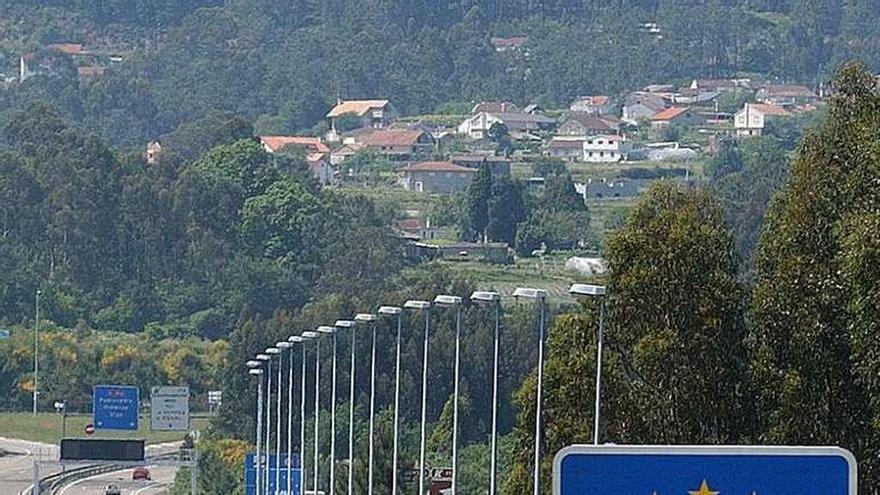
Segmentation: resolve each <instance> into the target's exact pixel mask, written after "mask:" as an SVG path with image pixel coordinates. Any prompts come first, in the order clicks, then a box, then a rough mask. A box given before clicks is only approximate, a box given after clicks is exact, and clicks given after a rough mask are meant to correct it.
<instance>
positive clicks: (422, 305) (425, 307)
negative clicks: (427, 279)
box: [403, 301, 431, 495]
mask: <svg viewBox="0 0 880 495" xmlns="http://www.w3.org/2000/svg"><path fill="white" fill-rule="evenodd" d="M403 307H404V308H406V309H415V310H422V312H423V313H424V315H425V342H424V348H423V349H422V422H421V432H420V435H419V494H418V495H425V425H426V421H425V420H426V418H427V407H428V338H429V336H430V335H429V330H430V321H431V319H430V313H431V303H430V302H428V301H407V302H406V303H404V305H403Z"/></svg>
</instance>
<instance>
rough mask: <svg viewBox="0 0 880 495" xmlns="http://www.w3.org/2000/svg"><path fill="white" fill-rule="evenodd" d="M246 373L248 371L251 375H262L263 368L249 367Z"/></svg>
mask: <svg viewBox="0 0 880 495" xmlns="http://www.w3.org/2000/svg"><path fill="white" fill-rule="evenodd" d="M248 373H250V374H251V375H257V376H259V375H262V374H263V370H261V369H259V368H251V369H249V370H248Z"/></svg>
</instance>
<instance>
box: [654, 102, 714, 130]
mask: <svg viewBox="0 0 880 495" xmlns="http://www.w3.org/2000/svg"><path fill="white" fill-rule="evenodd" d="M705 122H706V119H705V118H704V117H703V116H702V115H700V114H698V113H697V112H695V111H693V110H692V109H690V108H688V107H669V108H667V109H665V110H661V111H659V112H657V113H655V114H654V116H653V117H651V127H654V128H660V127H668V126H671V125H700V124H704V123H705Z"/></svg>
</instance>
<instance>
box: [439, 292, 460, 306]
mask: <svg viewBox="0 0 880 495" xmlns="http://www.w3.org/2000/svg"><path fill="white" fill-rule="evenodd" d="M434 304H436V305H437V306H446V307H449V306H458V305H460V304H461V298H460V297H458V296H448V295H446V294H440V295H439V296H437V297H435V298H434Z"/></svg>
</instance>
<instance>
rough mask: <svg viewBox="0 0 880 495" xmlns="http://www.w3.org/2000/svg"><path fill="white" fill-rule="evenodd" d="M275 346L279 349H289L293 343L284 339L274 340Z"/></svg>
mask: <svg viewBox="0 0 880 495" xmlns="http://www.w3.org/2000/svg"><path fill="white" fill-rule="evenodd" d="M275 347H277V348H279V349H290V348H291V347H293V344H291V343H290V342H288V341H286V340H282V341H281V342H276V343H275Z"/></svg>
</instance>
